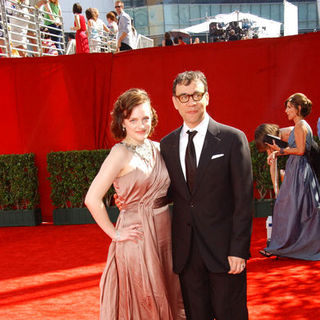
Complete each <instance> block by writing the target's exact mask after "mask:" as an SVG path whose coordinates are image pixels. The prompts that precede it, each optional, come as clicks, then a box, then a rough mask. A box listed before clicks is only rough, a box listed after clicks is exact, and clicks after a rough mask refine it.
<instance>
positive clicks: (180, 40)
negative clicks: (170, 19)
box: [178, 36, 186, 46]
mask: <svg viewBox="0 0 320 320" xmlns="http://www.w3.org/2000/svg"><path fill="white" fill-rule="evenodd" d="M178 45H179V46H185V45H186V43H185V42H184V41H183V39H182V37H181V36H180V37H178Z"/></svg>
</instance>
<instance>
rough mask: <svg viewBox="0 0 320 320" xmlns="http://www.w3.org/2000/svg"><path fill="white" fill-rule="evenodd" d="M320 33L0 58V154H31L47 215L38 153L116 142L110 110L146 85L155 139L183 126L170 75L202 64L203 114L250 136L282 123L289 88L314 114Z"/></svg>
mask: <svg viewBox="0 0 320 320" xmlns="http://www.w3.org/2000/svg"><path fill="white" fill-rule="evenodd" d="M319 52H320V33H319V32H317V33H311V34H306V35H299V36H293V37H283V38H277V39H259V40H246V41H236V42H226V43H215V44H199V45H188V46H181V47H167V48H150V49H144V50H136V51H132V52H124V53H120V54H116V55H112V54H84V55H76V56H61V57H47V58H32V59H31V58H26V59H0V85H1V87H0V88H1V111H2V112H1V120H0V153H25V152H34V153H35V154H36V161H37V165H38V167H39V179H40V196H41V209H42V214H43V218H44V220H47V221H50V220H52V205H51V201H50V185H49V182H48V180H47V177H48V174H47V171H46V154H47V153H48V152H50V151H66V150H82V149H98V148H106V147H110V146H112V144H113V143H114V141H113V139H112V137H111V135H110V132H109V129H108V121H110V117H109V114H110V111H111V109H112V105H113V103H114V101H115V99H116V98H117V96H118V95H119V94H120V93H122V92H123V91H125V90H126V89H129V88H131V87H140V88H144V89H146V90H147V91H148V92H149V93H150V95H151V99H152V102H153V105H154V107H155V108H156V110H157V112H158V115H159V120H160V121H159V125H158V127H157V129H156V132H155V135H154V139H155V140H159V139H160V138H161V137H162V136H164V135H165V134H167V133H169V132H170V131H171V130H173V129H174V128H176V127H177V126H179V125H180V124H181V120H180V117H179V115H178V113H177V112H176V110H175V109H174V107H173V105H172V101H171V87H172V82H173V79H174V78H175V76H176V74H177V73H179V72H182V71H184V70H201V71H203V72H204V73H205V74H206V76H207V78H208V85H209V93H210V105H209V108H208V112H209V114H210V115H211V116H212V117H213V118H215V119H216V120H217V121H219V122H223V123H226V124H229V125H232V126H235V127H237V128H239V129H241V130H243V131H244V132H245V133H246V134H247V137H248V139H249V140H252V139H253V132H254V129H255V128H256V127H257V125H259V124H260V123H262V122H273V123H278V124H279V125H281V126H288V125H291V123H289V122H288V120H287V117H286V115H285V113H284V107H283V102H284V100H285V99H286V98H287V97H288V96H289V95H290V94H292V93H294V92H303V93H305V94H306V95H307V96H308V97H309V98H310V99H311V100H312V101H313V105H314V107H313V111H312V114H311V115H310V116H309V117H308V118H307V120H308V122H309V123H310V124H311V126H312V128H313V130H314V132H315V129H316V121H317V119H318V117H319V116H320V114H319V107H318V106H319V105H320V92H319V89H318V86H319V83H318V76H319V71H320V70H319V69H320V68H319V65H320V54H319Z"/></svg>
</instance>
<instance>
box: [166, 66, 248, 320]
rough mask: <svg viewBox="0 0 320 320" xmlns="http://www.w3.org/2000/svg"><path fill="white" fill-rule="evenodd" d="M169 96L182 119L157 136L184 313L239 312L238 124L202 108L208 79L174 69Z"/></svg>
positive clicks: (243, 195) (243, 157)
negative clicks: (222, 120) (165, 171)
mask: <svg viewBox="0 0 320 320" xmlns="http://www.w3.org/2000/svg"><path fill="white" fill-rule="evenodd" d="M172 101H173V104H174V106H175V108H176V109H177V110H178V112H179V113H180V115H181V117H182V119H183V121H184V123H183V126H182V127H180V128H178V129H176V130H175V131H173V132H172V133H170V134H169V135H167V136H166V137H165V138H163V139H162V140H161V143H160V146H161V153H162V156H163V158H164V160H165V163H166V166H167V169H168V171H169V175H170V179H171V186H170V189H169V193H170V197H171V198H172V199H173V218H172V219H173V220H172V253H173V268H174V271H175V272H176V273H178V274H179V277H180V283H181V289H182V295H183V300H184V304H185V309H186V314H187V319H188V320H190V319H192V320H213V318H214V319H216V320H245V319H248V311H247V296H246V291H247V284H246V260H247V259H248V258H249V247H250V236H251V224H252V201H253V187H252V171H251V158H250V151H249V147H248V141H247V139H246V137H245V135H244V133H243V132H241V131H240V130H237V129H235V128H232V127H229V126H226V125H223V124H220V123H218V122H216V121H214V120H213V119H212V118H211V117H209V115H208V114H207V113H206V107H207V105H208V104H209V93H208V86H207V80H206V78H205V76H204V74H203V73H202V72H200V71H186V72H184V73H181V74H179V75H178V76H177V77H176V79H175V81H174V83H173V97H172Z"/></svg>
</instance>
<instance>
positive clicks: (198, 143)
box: [179, 113, 209, 179]
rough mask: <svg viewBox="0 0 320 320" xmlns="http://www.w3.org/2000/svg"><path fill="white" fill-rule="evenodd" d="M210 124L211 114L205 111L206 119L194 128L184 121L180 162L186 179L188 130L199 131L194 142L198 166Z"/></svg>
mask: <svg viewBox="0 0 320 320" xmlns="http://www.w3.org/2000/svg"><path fill="white" fill-rule="evenodd" d="M208 125H209V116H208V114H207V113H205V116H204V119H203V120H202V121H201V122H200V123H199V124H198V125H197V126H196V127H195V128H193V129H190V128H189V127H188V126H187V125H186V124H185V123H183V127H182V129H181V132H180V142H179V150H180V164H181V168H182V172H183V175H184V178H185V179H186V163H185V156H186V150H187V145H188V137H189V135H188V134H187V131H188V130H190V131H194V130H196V131H197V134H196V135H195V136H194V138H193V144H194V148H195V151H196V157H197V166H198V164H199V159H200V155H201V151H202V147H203V143H204V139H205V137H206V134H207V130H208Z"/></svg>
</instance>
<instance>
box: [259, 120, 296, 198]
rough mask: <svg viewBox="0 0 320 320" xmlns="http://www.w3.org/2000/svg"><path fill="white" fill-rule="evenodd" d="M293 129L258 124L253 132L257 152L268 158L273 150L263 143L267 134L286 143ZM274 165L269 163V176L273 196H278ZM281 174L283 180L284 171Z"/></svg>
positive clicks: (271, 124) (270, 124) (277, 182)
mask: <svg viewBox="0 0 320 320" xmlns="http://www.w3.org/2000/svg"><path fill="white" fill-rule="evenodd" d="M292 129H293V127H287V128H281V129H280V128H279V126H278V125H277V124H273V123H262V124H260V125H259V126H258V127H257V128H256V130H255V132H254V142H255V145H256V147H257V149H258V151H259V152H266V153H267V155H268V156H269V155H270V154H271V153H272V152H273V150H272V149H271V148H270V147H269V146H268V145H267V144H266V143H265V142H264V138H265V136H266V135H267V134H270V135H272V136H275V137H279V138H280V139H281V140H283V141H288V139H289V136H290V133H291V131H292ZM275 164H276V162H272V163H270V164H269V165H270V176H271V181H272V184H273V190H274V193H275V195H278V193H279V181H278V180H277V181H276V174H275V170H276V168H275ZM280 174H281V180H283V177H284V171H282V170H281V171H280Z"/></svg>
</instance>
